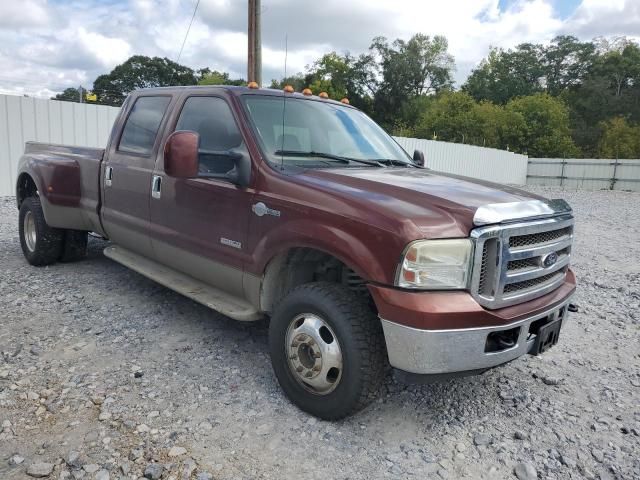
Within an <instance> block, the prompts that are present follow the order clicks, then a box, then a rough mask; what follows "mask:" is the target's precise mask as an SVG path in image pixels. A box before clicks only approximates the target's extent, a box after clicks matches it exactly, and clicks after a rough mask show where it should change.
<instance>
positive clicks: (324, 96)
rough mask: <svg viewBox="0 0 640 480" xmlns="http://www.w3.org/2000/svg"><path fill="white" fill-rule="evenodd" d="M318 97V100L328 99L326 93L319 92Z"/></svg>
mask: <svg viewBox="0 0 640 480" xmlns="http://www.w3.org/2000/svg"><path fill="white" fill-rule="evenodd" d="M318 96H319V97H320V98H329V94H328V93H327V92H320V93H319V94H318Z"/></svg>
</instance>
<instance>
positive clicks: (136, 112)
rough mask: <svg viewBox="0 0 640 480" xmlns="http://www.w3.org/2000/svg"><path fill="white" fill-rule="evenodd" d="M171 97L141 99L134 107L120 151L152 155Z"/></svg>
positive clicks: (126, 124)
mask: <svg viewBox="0 0 640 480" xmlns="http://www.w3.org/2000/svg"><path fill="white" fill-rule="evenodd" d="M170 101H171V97H167V96H162V97H140V98H138V99H137V100H136V103H135V104H134V105H133V108H132V109H131V112H130V113H129V117H128V118H127V121H126V123H125V124H124V128H123V130H122V137H120V144H119V145H118V150H120V151H122V152H129V153H136V154H139V155H150V154H151V151H152V150H153V145H154V144H155V142H156V137H157V136H158V129H159V128H160V123H161V122H162V118H163V117H164V114H165V112H166V111H167V106H168V105H169V102H170Z"/></svg>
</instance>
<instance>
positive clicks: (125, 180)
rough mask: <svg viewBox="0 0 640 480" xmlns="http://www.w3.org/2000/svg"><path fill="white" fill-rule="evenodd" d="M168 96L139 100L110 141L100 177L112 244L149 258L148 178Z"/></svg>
mask: <svg viewBox="0 0 640 480" xmlns="http://www.w3.org/2000/svg"><path fill="white" fill-rule="evenodd" d="M171 99H172V97H171V96H170V95H153V96H138V97H137V98H133V99H132V101H133V105H132V106H131V108H130V110H129V112H128V113H126V119H125V122H124V127H123V128H122V129H121V130H120V132H121V133H120V137H119V138H114V139H112V140H111V144H110V145H109V152H108V154H107V157H106V162H104V165H103V169H104V171H103V174H102V177H101V178H102V182H103V185H102V191H103V192H104V195H103V203H102V222H103V226H104V229H105V231H106V233H107V235H108V236H109V239H111V240H112V241H113V242H115V243H117V244H119V245H122V246H123V247H125V248H128V249H130V250H133V251H135V252H137V253H139V254H141V255H145V256H147V257H151V256H152V253H151V241H150V237H149V221H150V214H149V201H150V192H151V176H152V173H153V168H154V164H155V160H156V156H157V153H158V148H159V144H160V139H159V138H158V137H160V135H159V132H161V131H162V125H163V122H164V121H165V119H166V117H167V115H166V113H167V111H168V107H169V104H170V103H171Z"/></svg>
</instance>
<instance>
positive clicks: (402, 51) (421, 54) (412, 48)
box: [370, 33, 454, 127]
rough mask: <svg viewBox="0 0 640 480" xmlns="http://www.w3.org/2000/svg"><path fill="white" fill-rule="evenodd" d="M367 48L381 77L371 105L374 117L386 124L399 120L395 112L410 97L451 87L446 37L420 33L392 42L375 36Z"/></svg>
mask: <svg viewBox="0 0 640 480" xmlns="http://www.w3.org/2000/svg"><path fill="white" fill-rule="evenodd" d="M370 51H371V52H372V57H371V61H372V62H375V65H377V70H378V72H377V76H378V77H379V78H380V80H379V83H378V85H377V87H376V90H375V94H374V106H373V109H374V111H375V115H376V117H377V119H378V120H379V121H381V122H382V123H383V124H384V125H386V126H388V127H392V126H393V124H394V122H395V121H397V120H398V118H397V112H398V111H399V110H401V109H402V108H403V106H404V105H405V104H406V103H407V102H408V101H410V100H411V99H412V98H414V97H416V96H420V95H428V94H433V93H438V92H440V91H443V90H450V89H451V88H452V85H453V77H452V73H453V70H454V59H453V56H452V55H451V54H449V53H448V42H447V39H446V38H445V37H442V36H438V35H437V36H435V37H433V38H431V37H429V36H427V35H423V34H420V33H419V34H416V35H414V36H413V37H411V39H409V40H408V41H404V40H401V39H397V40H395V41H394V42H393V43H392V44H389V42H388V41H387V39H386V38H384V37H377V38H375V39H374V40H373V43H372V44H371V47H370ZM374 75H375V72H374Z"/></svg>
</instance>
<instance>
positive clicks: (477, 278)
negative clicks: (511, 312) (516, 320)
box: [471, 215, 573, 308]
mask: <svg viewBox="0 0 640 480" xmlns="http://www.w3.org/2000/svg"><path fill="white" fill-rule="evenodd" d="M471 237H472V238H474V239H475V242H476V253H475V257H474V270H473V274H472V277H471V293H472V295H473V296H474V297H475V299H476V300H477V301H478V303H480V304H481V305H483V306H485V307H487V308H501V307H506V306H509V305H514V304H516V303H521V302H524V301H527V300H531V299H533V298H537V297H540V296H542V295H544V294H546V293H549V292H551V291H552V290H555V289H556V288H558V287H559V286H560V285H561V284H562V282H563V281H564V278H565V275H566V273H567V269H568V268H569V260H570V258H571V243H572V241H573V217H572V216H571V215H562V216H558V217H553V218H549V219H545V220H535V221H531V222H526V223H524V222H523V223H515V224H505V225H493V226H486V227H481V228H478V229H475V230H473V231H472V233H471ZM550 254H551V255H553V254H555V255H556V256H557V259H556V261H555V262H554V263H552V264H550V265H548V266H545V264H544V260H545V258H546V257H547V256H548V255H550Z"/></svg>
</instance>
